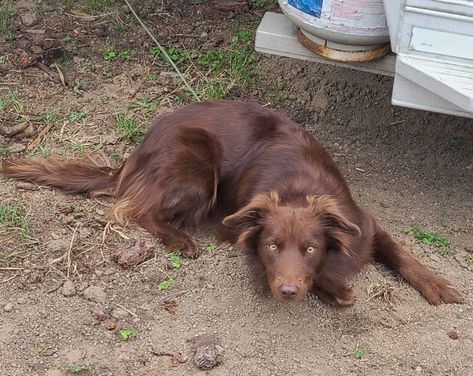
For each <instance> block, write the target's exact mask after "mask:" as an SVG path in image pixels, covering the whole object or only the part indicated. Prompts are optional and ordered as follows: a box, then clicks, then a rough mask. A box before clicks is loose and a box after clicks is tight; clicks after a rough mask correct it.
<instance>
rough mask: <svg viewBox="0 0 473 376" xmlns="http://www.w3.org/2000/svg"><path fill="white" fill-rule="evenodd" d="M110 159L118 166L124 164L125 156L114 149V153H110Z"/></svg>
mask: <svg viewBox="0 0 473 376" xmlns="http://www.w3.org/2000/svg"><path fill="white" fill-rule="evenodd" d="M110 157H111V158H112V159H113V160H114V161H115V162H116V163H118V164H120V163H122V162H123V156H122V155H121V154H120V152H119V151H118V150H117V149H112V151H111V152H110Z"/></svg>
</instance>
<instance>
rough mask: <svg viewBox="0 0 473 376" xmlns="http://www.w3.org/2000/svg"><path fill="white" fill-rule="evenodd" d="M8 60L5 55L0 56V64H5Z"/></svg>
mask: <svg viewBox="0 0 473 376" xmlns="http://www.w3.org/2000/svg"><path fill="white" fill-rule="evenodd" d="M6 62H7V59H6V57H5V56H0V65H3V64H5V63H6Z"/></svg>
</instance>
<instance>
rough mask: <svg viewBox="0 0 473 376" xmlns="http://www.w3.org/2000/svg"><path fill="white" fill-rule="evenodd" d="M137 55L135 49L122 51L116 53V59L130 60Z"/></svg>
mask: <svg viewBox="0 0 473 376" xmlns="http://www.w3.org/2000/svg"><path fill="white" fill-rule="evenodd" d="M136 55H137V52H136V50H135V49H133V50H124V51H120V52H119V53H118V57H119V58H120V59H122V60H132V59H134V58H135V57H136Z"/></svg>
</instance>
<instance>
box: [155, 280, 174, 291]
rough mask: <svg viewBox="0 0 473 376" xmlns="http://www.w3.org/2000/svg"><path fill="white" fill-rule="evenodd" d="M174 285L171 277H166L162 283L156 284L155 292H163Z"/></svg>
mask: <svg viewBox="0 0 473 376" xmlns="http://www.w3.org/2000/svg"><path fill="white" fill-rule="evenodd" d="M173 284H174V278H173V277H168V278H166V279H165V280H164V281H162V282H160V283H158V284H157V285H156V290H157V291H164V290H167V289H168V288H170V287H171V286H172V285H173Z"/></svg>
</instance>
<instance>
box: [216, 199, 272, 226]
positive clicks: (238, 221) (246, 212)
mask: <svg viewBox="0 0 473 376" xmlns="http://www.w3.org/2000/svg"><path fill="white" fill-rule="evenodd" d="M278 203H279V196H278V194H277V193H276V192H271V193H270V194H259V195H256V196H255V197H254V198H253V199H252V200H251V201H250V202H249V203H248V205H246V206H244V207H243V208H241V209H240V210H238V211H237V212H236V213H234V214H232V215H229V216H228V217H225V219H224V220H223V222H222V223H223V225H224V226H226V227H227V228H228V229H230V230H231V231H232V232H235V233H237V234H242V233H243V232H245V231H247V230H250V229H253V228H255V227H257V226H258V225H259V224H260V223H261V220H262V219H263V218H264V216H265V215H266V214H267V213H268V212H269V211H270V210H271V208H274V207H275V206H277V205H278Z"/></svg>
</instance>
